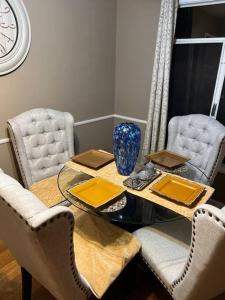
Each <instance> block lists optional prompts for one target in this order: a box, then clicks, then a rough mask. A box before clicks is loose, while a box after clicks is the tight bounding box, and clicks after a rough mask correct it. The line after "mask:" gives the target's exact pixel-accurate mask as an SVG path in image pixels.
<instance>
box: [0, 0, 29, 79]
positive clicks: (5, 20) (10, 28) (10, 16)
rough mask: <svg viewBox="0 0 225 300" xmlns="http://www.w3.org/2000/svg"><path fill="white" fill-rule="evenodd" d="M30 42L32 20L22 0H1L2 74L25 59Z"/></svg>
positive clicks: (0, 52) (0, 40) (0, 60)
mask: <svg viewBox="0 0 225 300" xmlns="http://www.w3.org/2000/svg"><path fill="white" fill-rule="evenodd" d="M30 42H31V27H30V20H29V17H28V14H27V11H26V8H25V6H24V4H23V2H22V0H0V75H3V74H6V73H9V72H11V71H13V70H15V69H16V68H17V67H18V66H19V65H20V64H21V63H22V62H23V61H24V59H25V58H26V56H27V53H28V51H29V48H30Z"/></svg>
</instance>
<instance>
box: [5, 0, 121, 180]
mask: <svg viewBox="0 0 225 300" xmlns="http://www.w3.org/2000/svg"><path fill="white" fill-rule="evenodd" d="M24 4H25V6H26V8H27V11H28V14H29V17H30V22H31V29H32V42H31V48H30V51H29V54H28V56H27V58H26V60H25V62H24V63H23V65H22V66H20V67H19V68H18V69H17V70H16V71H14V72H12V73H11V74H8V75H6V76H2V77H0V99H1V109H0V121H1V122H0V139H2V138H5V137H7V132H6V121H7V119H9V118H11V117H13V116H15V115H17V114H19V113H21V112H24V111H26V110H29V109H32V108H36V107H49V108H53V109H57V110H62V111H69V112H71V113H72V114H73V115H74V117H75V121H76V122H77V121H81V120H86V119H90V118H96V117H99V116H102V115H108V114H113V112H114V78H115V74H114V70H115V30H116V0H64V1H61V0H46V1H44V2H43V1H36V0H24ZM111 129H112V121H111V122H110V121H108V120H107V121H103V122H102V126H100V125H99V124H96V123H95V124H94V126H93V125H92V124H89V125H85V126H79V127H77V128H76V131H77V136H78V137H79V144H80V149H81V150H82V149H87V148H90V147H92V148H94V147H98V146H99V145H100V144H102V147H108V141H109V135H110V133H111ZM110 142H111V141H110ZM0 154H1V156H0V167H2V168H3V169H4V170H5V171H6V172H8V173H9V174H11V175H15V167H14V162H13V161H12V158H11V154H10V152H9V145H0Z"/></svg>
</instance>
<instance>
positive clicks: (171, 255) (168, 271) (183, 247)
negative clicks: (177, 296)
mask: <svg viewBox="0 0 225 300" xmlns="http://www.w3.org/2000/svg"><path fill="white" fill-rule="evenodd" d="M134 235H135V236H136V237H137V238H138V239H139V241H140V242H141V245H142V256H143V258H144V259H145V261H146V262H147V263H148V265H149V266H150V268H151V269H152V270H153V271H154V272H155V273H156V275H157V276H158V277H159V278H160V279H161V280H162V281H163V282H164V284H165V285H166V286H167V288H168V289H170V286H171V284H172V282H173V281H174V280H175V279H176V278H177V277H178V276H179V274H180V273H181V272H182V270H183V268H184V265H185V263H186V260H187V256H188V253H189V246H190V241H191V222H190V221H188V220H187V219H184V218H182V219H179V220H176V221H171V222H164V223H158V224H154V225H153V226H147V227H143V228H141V229H138V230H136V231H135V232H134Z"/></svg>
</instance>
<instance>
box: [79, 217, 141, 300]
mask: <svg viewBox="0 0 225 300" xmlns="http://www.w3.org/2000/svg"><path fill="white" fill-rule="evenodd" d="M74 248H75V249H74V253H75V261H76V265H77V269H78V271H79V273H80V274H81V275H82V276H83V277H84V278H85V279H86V280H87V281H88V283H89V285H90V288H91V289H92V291H93V293H94V294H95V296H96V297H98V298H101V297H102V295H103V294H104V293H105V291H106V290H107V288H108V287H109V286H110V284H111V283H112V282H113V281H114V280H115V279H116V278H117V276H118V275H119V274H120V272H121V271H122V270H123V269H124V267H125V266H126V265H127V263H128V262H129V261H130V260H131V259H132V258H133V257H134V256H135V255H136V254H137V253H138V251H139V250H140V242H139V241H138V240H137V238H136V237H134V236H133V235H132V234H130V233H129V232H126V231H125V230H123V229H121V228H119V227H116V226H114V225H112V224H110V223H109V222H107V221H105V220H103V219H101V218H100V217H96V216H94V215H90V214H87V213H82V214H81V215H80V216H79V217H77V218H76V219H75V229H74Z"/></svg>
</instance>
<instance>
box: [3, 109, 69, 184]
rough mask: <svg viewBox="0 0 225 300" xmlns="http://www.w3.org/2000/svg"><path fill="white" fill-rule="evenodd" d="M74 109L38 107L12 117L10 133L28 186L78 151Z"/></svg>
mask: <svg viewBox="0 0 225 300" xmlns="http://www.w3.org/2000/svg"><path fill="white" fill-rule="evenodd" d="M73 126H74V119H73V117H72V115H71V114H70V113H67V112H60V111H56V110H52V109H45V108H37V109H32V110H30V111H27V112H24V113H22V114H20V115H18V116H16V117H14V118H13V119H10V120H8V128H9V134H10V137H11V140H12V144H13V148H14V151H15V154H16V158H17V161H18V164H19V168H20V172H21V175H22V178H23V182H24V185H25V187H26V188H28V187H30V186H31V185H32V184H33V183H34V182H37V181H40V180H41V179H44V178H47V177H50V176H53V175H56V174H57V173H58V172H59V171H60V169H61V168H62V166H63V164H64V163H65V162H66V161H67V160H68V159H69V158H70V157H71V156H72V155H74V131H73Z"/></svg>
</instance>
